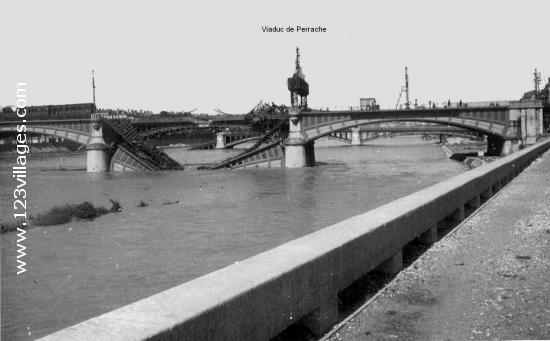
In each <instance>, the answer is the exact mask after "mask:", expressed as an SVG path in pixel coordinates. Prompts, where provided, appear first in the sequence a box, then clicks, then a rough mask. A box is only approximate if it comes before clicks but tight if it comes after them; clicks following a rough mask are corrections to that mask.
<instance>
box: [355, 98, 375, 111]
mask: <svg viewBox="0 0 550 341" xmlns="http://www.w3.org/2000/svg"><path fill="white" fill-rule="evenodd" d="M359 108H360V109H361V110H379V109H380V106H379V105H378V104H376V98H372V97H367V98H360V99H359Z"/></svg>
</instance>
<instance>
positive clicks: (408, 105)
mask: <svg viewBox="0 0 550 341" xmlns="http://www.w3.org/2000/svg"><path fill="white" fill-rule="evenodd" d="M403 93H405V108H406V109H410V108H411V102H410V100H409V73H408V69H407V67H406V66H405V86H402V87H401V91H400V92H399V97H397V104H396V105H395V109H397V108H399V102H400V101H401V96H402V95H403Z"/></svg>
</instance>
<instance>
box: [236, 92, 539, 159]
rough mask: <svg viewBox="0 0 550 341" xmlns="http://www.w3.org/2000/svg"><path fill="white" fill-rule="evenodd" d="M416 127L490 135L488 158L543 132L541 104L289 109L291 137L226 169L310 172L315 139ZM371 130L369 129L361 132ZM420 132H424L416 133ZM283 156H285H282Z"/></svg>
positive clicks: (503, 153) (313, 157) (526, 102)
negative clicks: (412, 124)
mask: <svg viewBox="0 0 550 341" xmlns="http://www.w3.org/2000/svg"><path fill="white" fill-rule="evenodd" d="M389 122H394V123H399V122H418V123H423V124H439V125H445V126H451V127H454V128H457V129H462V130H465V131H468V132H471V134H474V135H483V136H487V140H488V145H489V147H488V149H489V150H488V154H490V155H508V154H510V153H512V152H515V151H517V150H519V149H520V147H522V146H528V145H532V144H534V143H535V142H536V140H537V137H538V136H540V135H541V134H542V133H543V103H542V102H541V101H536V100H535V101H509V102H501V103H499V104H498V105H495V104H489V102H488V104H487V105H476V106H474V105H470V106H469V105H468V104H465V105H463V106H460V107H458V106H457V107H449V108H430V109H425V108H419V109H403V110H398V109H396V110H364V111H359V110H345V111H319V110H311V111H307V110H302V109H301V108H299V107H291V108H290V109H289V133H288V138H287V139H286V140H284V141H281V142H280V143H274V144H272V145H271V148H272V149H274V150H273V151H272V152H270V149H269V148H267V149H266V148H261V150H259V149H258V150H257V151H256V152H254V151H251V152H248V153H247V154H246V155H243V156H242V157H240V158H239V161H238V162H234V161H232V162H231V163H227V167H232V168H241V167H242V168H246V167H272V166H273V165H282V166H284V167H287V168H296V167H307V166H312V165H313V164H314V163H315V149H314V143H315V140H317V139H319V138H321V137H324V136H328V135H331V134H335V133H337V132H341V131H345V130H349V129H352V128H356V127H359V126H372V125H377V124H381V123H389ZM363 129H368V128H363ZM418 129H419V132H420V131H421V130H422V129H425V127H423V128H418ZM281 150H282V151H283V152H282V153H281V152H280V151H281Z"/></svg>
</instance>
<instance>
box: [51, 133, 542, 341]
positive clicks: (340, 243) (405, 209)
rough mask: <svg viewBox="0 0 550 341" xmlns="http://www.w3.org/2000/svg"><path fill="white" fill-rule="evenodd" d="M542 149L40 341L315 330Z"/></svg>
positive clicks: (255, 336) (233, 336)
mask: <svg viewBox="0 0 550 341" xmlns="http://www.w3.org/2000/svg"><path fill="white" fill-rule="evenodd" d="M548 148H550V141H544V142H541V143H538V144H535V145H534V146H532V147H529V148H527V149H524V150H522V151H519V152H518V153H515V154H512V155H510V156H507V157H504V158H502V159H500V160H497V161H494V162H492V163H490V164H487V165H484V166H481V167H478V168H475V169H473V170H470V171H468V172H465V173H463V174H461V175H458V176H456V177H454V178H451V179H449V180H446V181H443V182H440V183H438V184H435V185H433V186H430V187H428V188H425V189H423V190H420V191H418V192H416V193H413V194H411V195H408V196H406V197H403V198H400V199H398V200H395V201H393V202H390V203H388V204H385V205H383V206H380V207H378V208H376V209H373V210H371V211H368V212H366V213H364V214H361V215H358V216H355V217H352V218H350V219H347V220H345V221H342V222H340V223H337V224H334V225H332V226H329V227H326V228H324V229H322V230H319V231H316V232H314V233H312V234H309V235H307V236H304V237H302V238H298V239H296V240H293V241H291V242H288V243H286V244H283V245H281V246H278V247H276V248H274V249H272V250H269V251H266V252H263V253H261V254H259V255H256V256H254V257H251V258H248V259H246V260H244V261H241V262H239V263H236V264H233V265H230V266H228V267H226V268H223V269H220V270H218V271H215V272H212V273H209V274H207V275H205V276H202V277H199V278H197V279H195V280H192V281H190V282H187V283H184V284H181V285H179V286H176V287H174V288H171V289H168V290H166V291H163V292H160V293H158V294H156V295H153V296H151V297H148V298H145V299H142V300H140V301H138V302H135V303H133V304H130V305H127V306H124V307H122V308H119V309H116V310H114V311H111V312H109V313H106V314H103V315H101V316H98V317H95V318H93V319H90V320H87V321H84V322H82V323H80V324H77V325H74V326H72V327H69V328H66V329H63V330H61V331H58V332H56V333H54V334H51V335H49V336H46V337H44V338H43V339H42V340H71V341H72V340H94V341H99V340H145V339H147V340H176V339H177V340H265V339H269V338H271V337H273V336H275V335H277V334H279V333H280V332H281V331H283V330H284V329H286V328H287V327H288V326H290V325H291V324H293V323H295V322H296V321H299V320H301V319H303V318H305V317H306V319H308V320H309V322H311V324H310V325H312V328H315V323H317V327H318V328H317V329H318V330H317V332H323V331H325V330H326V329H327V328H328V327H327V325H328V324H330V323H331V321H333V319H334V314H335V310H334V309H335V308H334V307H335V306H336V305H335V304H334V302H335V301H336V295H337V293H338V292H340V291H342V290H343V289H345V288H347V287H348V286H349V285H351V284H352V283H353V282H354V281H356V280H357V279H359V278H360V277H362V276H363V275H365V274H366V273H368V272H369V271H371V270H373V269H375V268H376V267H378V266H380V265H381V264H382V263H383V262H385V261H386V260H388V259H390V258H393V257H394V256H395V255H397V254H399V253H400V251H401V249H402V248H403V246H405V245H406V244H408V243H409V242H411V241H412V240H413V239H414V238H416V237H417V236H418V235H420V234H423V233H425V232H426V231H428V230H430V229H433V228H434V224H435V223H436V222H438V221H440V220H442V219H443V218H445V217H446V216H448V215H450V214H452V213H453V212H455V211H456V210H457V208H459V210H460V208H462V209H463V208H464V205H465V204H466V203H468V202H469V201H471V200H472V198H473V197H475V196H477V195H480V194H481V193H483V192H487V189H488V188H490V187H491V186H493V185H495V184H496V183H498V182H500V180H501V179H503V178H504V177H506V176H508V175H509V174H510V173H511V171H512V170H513V169H514V168H517V167H519V168H520V169H521V168H522V167H524V166H526V165H528V164H529V163H530V162H532V161H533V160H534V159H535V158H536V157H537V156H538V155H539V154H541V153H543V152H545V151H546V150H547V149H548ZM317 310H318V312H319V315H318V316H319V317H318V318H317V320H315V314H316V311H317Z"/></svg>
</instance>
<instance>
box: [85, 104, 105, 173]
mask: <svg viewBox="0 0 550 341" xmlns="http://www.w3.org/2000/svg"><path fill="white" fill-rule="evenodd" d="M86 151H87V153H86V154H87V156H86V159H87V160H86V161H87V162H86V169H87V171H88V172H91V173H99V172H108V171H109V163H110V160H109V159H110V156H109V148H108V147H107V144H106V143H105V140H104V139H103V127H102V126H101V122H100V121H99V115H97V114H92V121H91V122H90V141H89V142H88V145H87V146H86Z"/></svg>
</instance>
